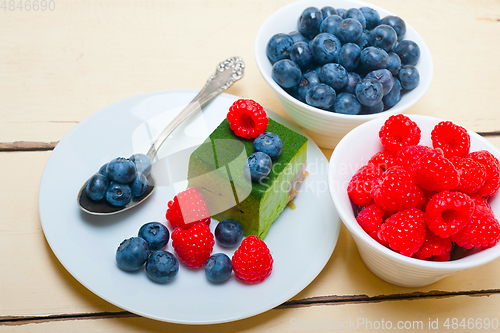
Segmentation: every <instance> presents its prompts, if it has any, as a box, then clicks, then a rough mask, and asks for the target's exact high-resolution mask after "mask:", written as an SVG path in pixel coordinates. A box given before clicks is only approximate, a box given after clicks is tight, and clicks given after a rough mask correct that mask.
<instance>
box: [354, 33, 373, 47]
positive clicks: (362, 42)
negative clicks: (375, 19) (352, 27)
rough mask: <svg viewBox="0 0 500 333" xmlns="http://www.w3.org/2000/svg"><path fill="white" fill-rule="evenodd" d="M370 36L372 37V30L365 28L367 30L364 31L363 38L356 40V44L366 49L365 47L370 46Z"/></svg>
mask: <svg viewBox="0 0 500 333" xmlns="http://www.w3.org/2000/svg"><path fill="white" fill-rule="evenodd" d="M369 38H370V32H369V31H366V30H365V31H363V34H362V35H361V38H360V39H358V41H357V42H356V44H358V46H359V47H360V48H361V49H364V48H365V47H368V46H370V42H369V41H368V39H369Z"/></svg>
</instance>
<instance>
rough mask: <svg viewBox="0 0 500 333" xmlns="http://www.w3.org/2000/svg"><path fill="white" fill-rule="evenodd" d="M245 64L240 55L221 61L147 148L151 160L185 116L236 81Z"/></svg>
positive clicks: (240, 76) (240, 75)
mask: <svg viewBox="0 0 500 333" xmlns="http://www.w3.org/2000/svg"><path fill="white" fill-rule="evenodd" d="M244 68H245V64H244V63H243V59H241V58H240V57H233V58H228V59H227V60H225V61H223V62H221V63H220V64H219V65H218V66H217V69H216V71H215V73H214V74H212V75H211V76H210V77H209V78H208V80H207V83H206V84H205V86H204V87H203V88H202V89H201V90H200V92H199V93H198V95H196V97H195V98H193V100H192V101H191V102H189V104H188V105H187V106H186V107H185V108H184V110H182V111H181V113H179V114H178V115H177V117H175V118H174V120H172V122H170V124H168V125H167V127H165V129H164V130H163V131H162V132H161V133H160V135H158V137H157V138H156V140H155V141H154V142H153V144H152V145H151V148H149V151H148V153H147V156H148V157H149V159H150V160H151V161H153V159H154V157H155V156H156V153H157V152H158V150H159V149H160V147H161V145H162V144H163V142H165V140H166V139H167V137H168V136H169V135H170V133H172V132H173V130H174V129H176V128H177V126H179V125H180V123H182V122H183V121H184V120H186V118H188V117H189V116H190V115H192V114H193V113H194V112H196V111H197V110H199V109H201V108H202V107H203V106H205V105H206V104H207V103H208V102H210V101H211V100H212V99H213V98H214V97H215V96H217V95H218V94H220V93H221V92H223V91H225V90H226V89H227V88H229V87H230V86H232V85H233V83H234V82H236V81H238V80H239V79H241V78H242V77H243V72H244Z"/></svg>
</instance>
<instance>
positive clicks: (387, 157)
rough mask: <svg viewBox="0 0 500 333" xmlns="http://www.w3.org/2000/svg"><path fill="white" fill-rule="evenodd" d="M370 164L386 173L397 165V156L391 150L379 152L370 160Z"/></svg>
mask: <svg viewBox="0 0 500 333" xmlns="http://www.w3.org/2000/svg"><path fill="white" fill-rule="evenodd" d="M368 164H373V165H375V166H378V167H379V168H380V169H382V171H385V170H387V169H389V168H390V167H391V166H394V165H396V154H394V153H393V152H392V151H389V150H384V151H379V152H377V153H376V154H375V155H373V156H372V157H371V158H370V160H369V161H368Z"/></svg>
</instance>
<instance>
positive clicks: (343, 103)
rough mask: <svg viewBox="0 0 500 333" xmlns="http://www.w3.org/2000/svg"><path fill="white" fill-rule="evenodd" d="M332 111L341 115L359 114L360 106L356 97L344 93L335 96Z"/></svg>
mask: <svg viewBox="0 0 500 333" xmlns="http://www.w3.org/2000/svg"><path fill="white" fill-rule="evenodd" d="M333 111H334V112H336V113H341V114H351V115H355V114H359V113H360V112H361V104H360V103H359V101H358V99H357V98H356V96H354V95H353V94H349V93H346V92H343V93H340V94H338V95H337V98H336V99H335V102H334V103H333Z"/></svg>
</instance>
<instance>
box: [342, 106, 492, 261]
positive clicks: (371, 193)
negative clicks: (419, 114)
mask: <svg viewBox="0 0 500 333" xmlns="http://www.w3.org/2000/svg"><path fill="white" fill-rule="evenodd" d="M420 136H421V131H420V128H419V127H418V126H417V124H416V123H415V122H414V121H412V120H411V119H410V118H408V117H407V116H405V115H394V116H391V117H389V118H388V119H387V120H386V122H385V123H384V125H383V126H382V128H381V129H380V132H379V137H380V141H381V143H382V146H383V147H384V150H383V151H380V152H377V153H376V154H375V155H373V156H372V157H371V159H370V160H369V161H368V163H367V165H365V166H363V167H361V168H360V169H359V170H358V171H357V172H356V173H355V174H354V176H353V177H352V179H351V180H350V182H349V185H348V188H347V192H348V195H349V198H350V199H351V201H352V203H353V204H354V205H355V212H359V213H358V214H357V216H356V220H357V221H358V223H359V225H360V226H361V228H363V230H364V231H365V232H366V233H367V234H368V235H370V236H371V237H372V238H373V239H375V240H376V241H377V242H379V243H380V244H382V245H383V246H386V247H388V248H390V249H392V250H394V251H396V252H398V253H400V254H402V255H404V256H408V257H413V258H417V259H425V260H431V261H448V260H450V254H451V251H452V248H454V247H461V248H463V249H465V250H466V251H467V250H471V249H476V250H481V249H486V248H489V247H492V246H494V245H495V244H497V243H498V241H499V240H500V224H499V222H498V220H497V219H496V218H495V216H494V213H493V211H492V209H491V207H490V205H489V203H488V200H489V199H490V198H491V197H492V196H493V195H495V193H496V192H497V191H498V189H499V188H500V163H499V161H498V159H497V158H496V157H495V156H493V154H491V153H490V152H488V151H486V150H480V151H474V152H470V151H469V150H470V137H469V134H468V133H467V130H465V129H464V128H463V127H461V126H458V125H456V124H454V123H452V122H450V121H442V122H440V123H439V124H437V125H436V126H435V127H434V128H433V130H432V132H431V141H432V147H428V146H423V145H419V142H420Z"/></svg>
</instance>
